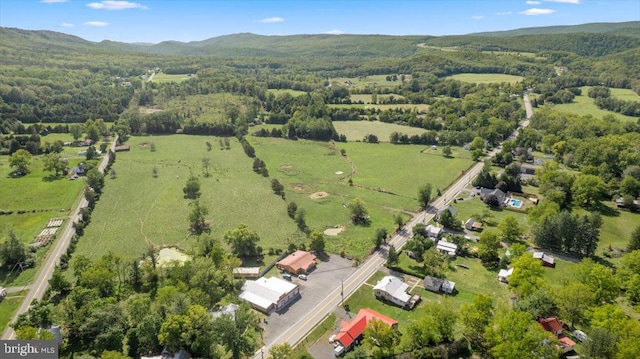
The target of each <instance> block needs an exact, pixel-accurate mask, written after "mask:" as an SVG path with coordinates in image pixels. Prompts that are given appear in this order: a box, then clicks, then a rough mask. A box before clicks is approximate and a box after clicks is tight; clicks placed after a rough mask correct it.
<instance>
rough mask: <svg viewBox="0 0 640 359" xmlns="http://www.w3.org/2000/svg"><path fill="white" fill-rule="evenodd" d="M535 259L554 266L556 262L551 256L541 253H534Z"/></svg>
mask: <svg viewBox="0 0 640 359" xmlns="http://www.w3.org/2000/svg"><path fill="white" fill-rule="evenodd" d="M533 258H535V259H540V260H541V261H543V262H547V263H551V264H553V263H554V262H555V258H553V257H552V256H550V255H548V254H545V253H544V252H541V251H535V252H533Z"/></svg>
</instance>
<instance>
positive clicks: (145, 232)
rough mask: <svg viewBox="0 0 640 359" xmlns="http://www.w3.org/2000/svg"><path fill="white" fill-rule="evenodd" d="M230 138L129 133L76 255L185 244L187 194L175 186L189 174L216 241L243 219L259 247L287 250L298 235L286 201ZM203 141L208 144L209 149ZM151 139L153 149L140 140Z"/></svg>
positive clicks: (187, 238)
mask: <svg viewBox="0 0 640 359" xmlns="http://www.w3.org/2000/svg"><path fill="white" fill-rule="evenodd" d="M229 140H230V143H231V148H230V150H220V148H219V145H218V143H219V138H217V137H211V136H186V135H171V136H155V137H151V136H149V137H132V138H131V139H130V140H129V142H128V144H130V145H131V151H130V152H121V153H118V156H117V159H116V162H115V163H114V165H113V169H114V170H115V171H116V173H117V177H116V178H115V179H111V178H110V177H109V176H107V178H106V185H105V189H104V193H103V195H102V196H101V198H100V201H99V202H98V204H97V205H96V208H95V209H94V211H93V215H92V220H91V224H90V225H89V226H88V227H87V228H86V230H85V235H84V236H83V237H82V238H81V240H80V242H79V243H78V247H77V249H76V253H78V254H84V255H87V256H89V257H93V258H95V257H99V256H101V255H103V254H106V253H109V252H113V253H122V254H124V255H126V256H129V257H132V258H135V257H138V256H140V255H141V254H142V253H143V252H144V251H145V250H146V248H147V245H148V244H153V245H156V246H170V245H175V246H178V247H182V248H188V247H189V246H190V245H191V244H192V243H194V242H195V240H196V237H195V236H191V235H190V234H189V231H188V227H189V224H188V215H189V213H190V211H191V207H190V205H189V202H190V200H187V199H184V198H183V191H182V188H183V187H184V185H185V183H186V181H187V179H188V178H189V175H190V173H192V174H193V175H195V176H197V177H199V179H200V184H201V192H202V196H201V197H200V202H201V203H202V204H204V205H206V206H207V207H208V208H209V215H207V216H206V218H207V219H208V220H211V221H212V230H211V236H212V237H213V238H219V239H222V234H223V233H224V231H226V230H228V229H233V228H236V227H237V226H238V224H240V223H244V224H247V225H248V227H249V229H250V230H255V231H257V232H258V234H259V235H260V238H261V241H260V243H259V245H260V246H262V247H263V248H264V249H265V252H266V250H267V249H269V248H270V247H273V248H283V249H284V248H286V247H287V245H288V243H287V241H288V240H289V239H290V238H297V237H296V236H297V235H298V234H297V230H296V227H295V224H294V223H293V221H292V220H291V219H289V218H288V217H287V214H286V205H287V204H286V202H285V201H283V200H282V199H281V198H280V197H278V196H276V195H274V194H273V192H272V190H271V185H270V179H268V178H265V177H262V176H259V175H258V174H256V173H254V172H253V171H252V164H253V160H252V159H250V158H249V157H247V156H246V155H245V154H244V152H243V150H242V147H241V146H240V144H239V143H238V141H237V140H236V139H235V138H230V139H229ZM207 141H208V142H210V143H211V144H212V145H213V149H212V150H211V151H210V152H209V151H207V147H206V144H205V143H206V142H207ZM151 142H153V143H154V144H155V146H156V151H155V152H151V151H150V149H149V146H144V145H141V144H144V143H151ZM203 158H210V160H211V165H210V168H209V172H210V173H211V177H209V178H205V177H204V176H203V169H202V162H201V161H202V159H203ZM154 167H156V168H157V171H158V176H157V177H156V178H154V177H153V176H152V170H153V168H154ZM115 223H117V225H114V224H115Z"/></svg>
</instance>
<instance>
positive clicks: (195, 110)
mask: <svg viewBox="0 0 640 359" xmlns="http://www.w3.org/2000/svg"><path fill="white" fill-rule="evenodd" d="M158 106H159V107H161V108H162V109H163V110H175V111H179V112H189V113H190V115H191V117H192V118H195V119H197V120H198V121H202V122H212V121H220V120H227V119H228V118H229V116H228V115H227V113H226V110H227V109H231V108H234V107H235V108H238V110H239V111H240V112H242V111H243V109H244V105H243V101H242V96H238V95H234V94H228V93H215V94H208V95H194V96H187V97H184V98H180V97H176V98H173V99H171V100H169V101H168V102H166V103H162V104H159V105H158Z"/></svg>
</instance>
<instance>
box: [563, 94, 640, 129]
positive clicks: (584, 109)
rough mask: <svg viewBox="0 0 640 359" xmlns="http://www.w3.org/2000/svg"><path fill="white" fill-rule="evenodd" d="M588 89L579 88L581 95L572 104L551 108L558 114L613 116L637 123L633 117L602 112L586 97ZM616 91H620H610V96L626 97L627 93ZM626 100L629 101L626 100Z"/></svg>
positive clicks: (596, 116)
mask: <svg viewBox="0 0 640 359" xmlns="http://www.w3.org/2000/svg"><path fill="white" fill-rule="evenodd" d="M589 88H590V86H583V87H581V88H580V89H581V90H582V95H580V96H576V97H575V98H574V99H573V102H571V103H565V104H559V105H552V106H553V107H552V108H553V109H554V110H556V111H558V112H564V113H573V114H576V115H579V116H586V115H591V116H593V117H595V118H602V117H604V116H607V115H609V116H614V117H616V118H618V119H620V120H621V121H629V122H636V121H638V119H637V118H635V117H631V116H626V115H623V114H620V113H617V112H613V111H608V110H603V109H601V108H599V107H598V106H596V104H595V103H594V102H593V99H592V98H591V97H589V96H588V93H589ZM618 90H620V89H611V95H612V96H615V97H618V96H621V95H623V96H627V97H628V95H629V93H627V92H624V91H618ZM629 91H630V90H629ZM636 96H637V95H636ZM626 100H631V99H626Z"/></svg>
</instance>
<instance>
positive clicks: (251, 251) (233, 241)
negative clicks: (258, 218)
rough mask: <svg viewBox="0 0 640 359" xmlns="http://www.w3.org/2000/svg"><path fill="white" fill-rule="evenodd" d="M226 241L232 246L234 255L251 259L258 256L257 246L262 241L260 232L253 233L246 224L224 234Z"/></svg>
mask: <svg viewBox="0 0 640 359" xmlns="http://www.w3.org/2000/svg"><path fill="white" fill-rule="evenodd" d="M223 238H224V241H225V242H226V243H227V244H229V245H230V246H231V249H232V252H233V254H235V255H236V256H238V257H250V256H255V255H256V254H258V250H257V244H258V242H259V241H260V236H258V232H256V231H251V230H249V228H248V227H247V225H246V224H240V225H238V227H237V228H235V229H230V230H227V231H226V232H224V236H223Z"/></svg>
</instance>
